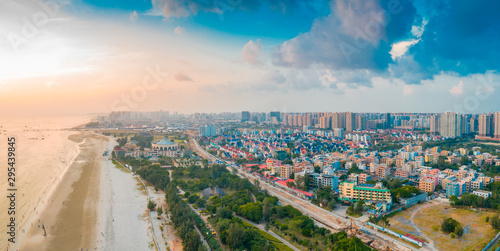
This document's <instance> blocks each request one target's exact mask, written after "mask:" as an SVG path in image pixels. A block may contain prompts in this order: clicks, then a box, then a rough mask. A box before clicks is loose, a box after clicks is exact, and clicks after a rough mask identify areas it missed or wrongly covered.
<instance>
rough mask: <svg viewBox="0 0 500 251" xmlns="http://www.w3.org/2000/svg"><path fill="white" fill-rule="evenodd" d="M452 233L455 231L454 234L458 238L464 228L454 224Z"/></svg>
mask: <svg viewBox="0 0 500 251" xmlns="http://www.w3.org/2000/svg"><path fill="white" fill-rule="evenodd" d="M454 233H455V236H457V237H458V238H460V237H462V235H463V234H464V229H463V228H462V226H461V225H460V224H458V225H457V226H455V231H454Z"/></svg>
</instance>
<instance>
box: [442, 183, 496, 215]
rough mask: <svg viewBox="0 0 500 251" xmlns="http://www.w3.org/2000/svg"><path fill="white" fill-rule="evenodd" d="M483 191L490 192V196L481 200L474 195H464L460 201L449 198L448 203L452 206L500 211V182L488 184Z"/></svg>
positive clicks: (452, 197) (455, 197)
mask: <svg viewBox="0 0 500 251" xmlns="http://www.w3.org/2000/svg"><path fill="white" fill-rule="evenodd" d="M484 190H486V191H490V192H491V196H490V197H488V198H486V199H485V198H483V197H481V196H477V195H474V194H468V193H465V194H463V195H462V197H461V198H460V199H458V198H457V196H451V197H450V202H451V205H452V206H467V207H481V208H493V209H500V182H493V183H490V184H488V185H487V186H486V187H485V188H484Z"/></svg>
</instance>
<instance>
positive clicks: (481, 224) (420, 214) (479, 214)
mask: <svg viewBox="0 0 500 251" xmlns="http://www.w3.org/2000/svg"><path fill="white" fill-rule="evenodd" d="M412 214H413V219H412V217H411V216H412ZM492 215H494V213H492V212H487V211H473V210H469V209H454V208H452V207H450V206H449V205H445V204H442V203H437V202H428V203H424V204H421V205H416V206H414V207H412V208H410V209H408V210H406V211H402V212H400V213H398V214H396V215H395V216H393V217H392V218H391V219H390V224H391V228H394V229H398V230H402V231H404V232H408V233H410V234H411V235H414V236H416V237H417V238H420V239H422V240H427V241H428V242H430V243H433V244H434V245H435V246H436V247H437V249H439V250H482V249H483V248H484V247H485V246H486V245H487V244H488V243H489V242H490V241H491V239H492V238H493V237H494V236H495V234H496V232H495V230H494V229H493V228H492V227H491V225H490V224H489V223H487V222H486V217H487V216H490V217H491V216H492ZM448 217H451V218H453V219H455V220H457V221H458V222H460V224H461V225H462V227H463V228H464V235H463V236H462V237H461V238H455V239H452V238H451V237H450V235H449V234H445V233H443V232H441V231H440V224H441V221H442V220H443V219H444V218H448ZM412 220H413V221H412Z"/></svg>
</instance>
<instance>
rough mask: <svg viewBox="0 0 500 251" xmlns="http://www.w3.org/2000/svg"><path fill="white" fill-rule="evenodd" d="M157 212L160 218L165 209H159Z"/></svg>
mask: <svg viewBox="0 0 500 251" xmlns="http://www.w3.org/2000/svg"><path fill="white" fill-rule="evenodd" d="M156 212H157V213H158V216H161V215H162V214H163V208H162V207H158V209H156Z"/></svg>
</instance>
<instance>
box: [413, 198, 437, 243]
mask: <svg viewBox="0 0 500 251" xmlns="http://www.w3.org/2000/svg"><path fill="white" fill-rule="evenodd" d="M434 205H435V204H434V203H431V204H427V205H423V206H421V207H419V208H417V209H415V210H413V213H412V214H411V217H410V225H411V226H412V227H413V228H415V231H417V233H418V235H421V236H423V237H425V238H426V239H427V240H428V241H429V243H424V244H425V245H428V246H429V248H430V249H431V250H432V251H438V250H439V249H438V248H437V247H436V245H434V241H433V240H432V239H431V238H429V237H427V235H425V234H424V233H423V232H422V231H421V230H420V228H419V227H418V226H417V224H415V221H414V219H415V216H416V215H417V213H418V212H419V211H420V210H421V209H424V208H428V207H431V206H434Z"/></svg>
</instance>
